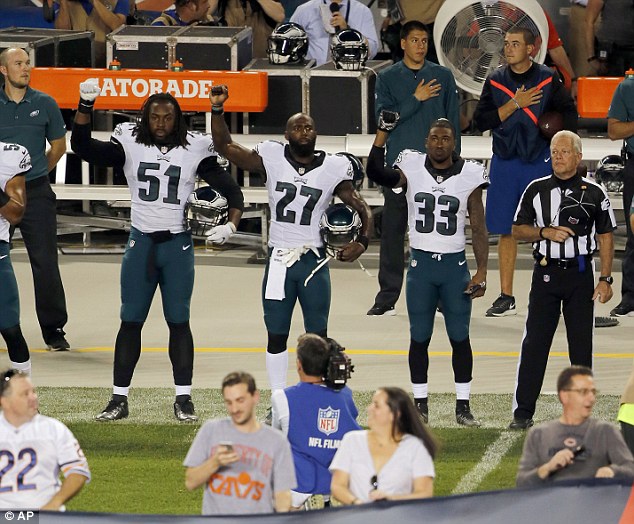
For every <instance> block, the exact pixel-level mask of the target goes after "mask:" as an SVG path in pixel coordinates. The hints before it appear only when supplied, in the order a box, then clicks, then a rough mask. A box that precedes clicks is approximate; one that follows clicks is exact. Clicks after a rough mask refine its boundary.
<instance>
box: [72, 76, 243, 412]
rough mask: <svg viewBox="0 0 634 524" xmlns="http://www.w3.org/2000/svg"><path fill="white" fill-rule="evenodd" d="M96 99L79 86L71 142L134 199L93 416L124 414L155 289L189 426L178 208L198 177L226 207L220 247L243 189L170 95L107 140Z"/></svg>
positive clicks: (86, 85) (183, 247) (186, 264)
mask: <svg viewBox="0 0 634 524" xmlns="http://www.w3.org/2000/svg"><path fill="white" fill-rule="evenodd" d="M98 94H99V87H98V86H97V85H96V84H94V83H92V82H88V81H87V82H83V83H82V84H81V86H80V97H81V100H80V104H79V110H78V112H77V114H76V116H75V125H74V126H73V132H72V137H71V145H72V147H73V150H74V151H75V152H76V153H77V154H78V155H79V156H80V157H81V158H82V159H83V160H86V161H88V162H90V163H91V164H96V165H100V166H114V167H119V168H123V172H124V173H125V176H126V179H127V182H128V186H129V187H130V193H131V196H132V208H131V222H132V224H131V226H132V227H131V230H130V237H129V240H128V244H127V246H126V250H125V254H124V256H123V263H122V266H121V298H122V304H121V327H120V329H119V333H118V335H117V339H116V343H115V355H114V373H113V375H114V381H113V382H114V387H113V395H112V399H111V401H110V402H109V403H108V405H107V406H106V408H105V409H104V410H103V411H102V412H101V413H100V414H98V415H97V417H96V418H97V420H100V421H110V420H117V419H121V418H125V417H127V416H128V392H129V389H130V383H131V382H132V375H133V373H134V368H135V366H136V364H137V362H138V360H139V357H140V355H141V328H142V327H143V323H144V322H145V319H146V318H147V314H148V311H149V309H150V305H151V303H152V298H153V296H154V293H155V291H156V288H157V287H159V288H160V290H161V296H162V302H163V313H164V316H165V320H166V321H167V325H168V327H169V331H170V336H169V346H168V351H169V357H170V361H171V363H172V373H173V376H174V385H175V390H176V391H175V394H176V400H175V402H174V414H175V416H176V418H177V419H178V420H179V421H182V422H187V421H195V420H197V418H198V417H197V416H196V415H195V412H194V405H193V403H192V400H191V390H192V375H193V367H194V342H193V338H192V333H191V329H190V327H189V308H190V303H191V296H192V291H193V287H194V253H193V251H194V249H193V243H192V236H191V232H190V231H188V230H187V229H186V226H185V223H184V209H185V205H186V203H187V200H188V198H194V195H192V192H193V191H194V184H195V180H196V175H197V174H198V175H200V176H201V178H203V179H204V180H205V181H206V182H207V183H209V184H210V185H211V186H213V188H214V189H216V190H218V191H219V192H220V193H222V194H223V195H224V196H225V197H226V199H227V201H228V203H229V223H227V224H223V225H219V226H216V227H215V228H213V229H212V231H211V234H210V235H209V237H208V238H209V240H211V241H218V240H219V241H220V242H224V241H225V240H226V239H227V238H228V237H229V236H231V234H233V233H235V231H236V228H237V226H238V223H239V222H240V217H241V215H242V209H243V207H244V198H243V196H242V191H241V190H240V187H239V186H238V185H237V184H236V182H235V181H234V180H233V178H232V177H231V175H229V173H227V172H226V171H225V170H224V169H223V168H222V167H220V166H219V164H218V160H217V155H216V152H215V150H214V145H213V142H212V140H211V137H210V136H209V135H204V134H201V133H193V132H191V131H187V127H186V125H185V120H184V118H183V114H182V112H181V109H180V106H179V105H178V102H177V101H176V99H175V98H174V97H173V96H171V95H169V94H166V93H158V94H154V95H151V96H150V97H149V98H148V99H147V100H146V101H145V103H144V104H143V107H142V108H141V112H140V116H139V119H138V123H136V124H132V123H124V124H119V125H118V126H117V127H116V129H115V130H114V132H113V134H112V137H111V139H110V142H101V141H99V140H94V139H91V138H90V120H91V117H90V114H91V109H92V106H93V104H94V100H95V99H96V97H97V96H98Z"/></svg>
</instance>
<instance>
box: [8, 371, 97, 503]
mask: <svg viewBox="0 0 634 524" xmlns="http://www.w3.org/2000/svg"><path fill="white" fill-rule="evenodd" d="M38 406H39V404H38V399H37V393H36V392H35V388H34V387H33V384H32V383H31V380H30V379H29V377H28V375H27V374H25V373H23V372H22V371H18V370H15V369H10V370H8V371H5V372H4V373H0V408H1V409H2V412H1V413H0V449H1V450H2V453H1V454H2V458H3V459H4V460H3V461H2V466H3V469H2V471H1V473H0V475H1V477H2V487H1V488H0V509H2V510H8V509H12V510H17V509H43V510H48V511H63V510H64V504H65V503H66V502H67V501H69V500H70V499H71V498H73V497H74V496H75V495H77V493H79V492H80V491H81V489H82V488H83V487H84V484H86V483H87V482H89V481H90V470H89V469H88V462H87V461H86V457H85V456H84V453H83V451H82V450H81V447H80V445H79V442H77V439H76V438H75V437H74V435H73V434H72V433H71V431H70V430H69V429H68V428H67V427H66V426H65V425H64V424H62V423H61V422H60V421H59V420H55V419H53V418H49V417H45V416H44V415H40V414H39V411H38ZM60 471H61V473H62V474H63V477H64V480H63V482H60Z"/></svg>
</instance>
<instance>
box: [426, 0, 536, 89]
mask: <svg viewBox="0 0 634 524" xmlns="http://www.w3.org/2000/svg"><path fill="white" fill-rule="evenodd" d="M450 3H451V2H447V3H446V4H445V5H447V4H450ZM526 3H528V2H526ZM443 7H444V6H443ZM447 7H449V6H447ZM538 7H539V5H538ZM539 9H540V10H541V7H539ZM541 14H543V11H542V13H541ZM544 21H545V17H544ZM537 22H540V21H539V20H538V21H537ZM437 25H438V24H437ZM515 27H525V28H527V29H529V30H530V31H531V32H532V33H533V34H535V35H539V36H537V39H536V42H535V48H536V50H537V51H536V54H535V57H534V59H535V61H537V62H543V60H544V57H545V54H546V49H545V48H546V45H545V43H543V42H542V41H546V40H547V38H548V35H547V26H546V25H544V28H543V30H540V27H539V26H538V25H537V23H536V21H535V20H534V19H533V17H531V16H530V15H529V14H528V13H527V10H526V9H523V8H520V7H518V6H516V5H514V4H512V3H509V2H502V1H497V2H472V3H471V4H470V5H468V6H466V7H464V8H462V9H459V10H458V12H456V13H455V14H453V16H452V17H451V18H450V20H449V22H448V23H447V24H446V26H445V27H444V28H442V34H441V36H440V39H439V40H440V42H438V38H436V47H437V48H438V49H439V53H438V57H439V61H440V63H441V64H442V65H444V66H445V67H448V68H449V69H450V70H451V71H452V73H453V75H454V77H455V78H456V83H457V84H458V85H459V86H460V87H462V88H463V89H465V90H466V91H469V92H471V93H473V94H476V95H480V93H481V92H482V86H483V84H484V81H485V79H486V77H487V76H488V75H489V74H490V73H491V72H492V71H493V70H494V69H496V68H497V67H499V66H501V65H504V64H505V59H504V35H505V34H506V33H507V32H508V31H509V30H510V29H513V28H515ZM544 32H546V34H545V35H544Z"/></svg>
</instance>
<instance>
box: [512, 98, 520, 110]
mask: <svg viewBox="0 0 634 524" xmlns="http://www.w3.org/2000/svg"><path fill="white" fill-rule="evenodd" d="M511 100H513V103H514V104H515V105H516V106H517V109H522V107H521V106H520V105H519V104H518V103H517V100H515V98H511Z"/></svg>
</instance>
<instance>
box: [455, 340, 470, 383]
mask: <svg viewBox="0 0 634 524" xmlns="http://www.w3.org/2000/svg"><path fill="white" fill-rule="evenodd" d="M449 342H450V343H451V350H452V352H451V365H452V366H453V374H454V380H455V381H456V382H458V383H459V384H464V383H466V382H471V379H472V376H471V375H472V373H473V352H472V351H471V340H470V339H469V337H467V338H465V339H464V340H461V341H460V342H457V341H456V340H451V339H449Z"/></svg>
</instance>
